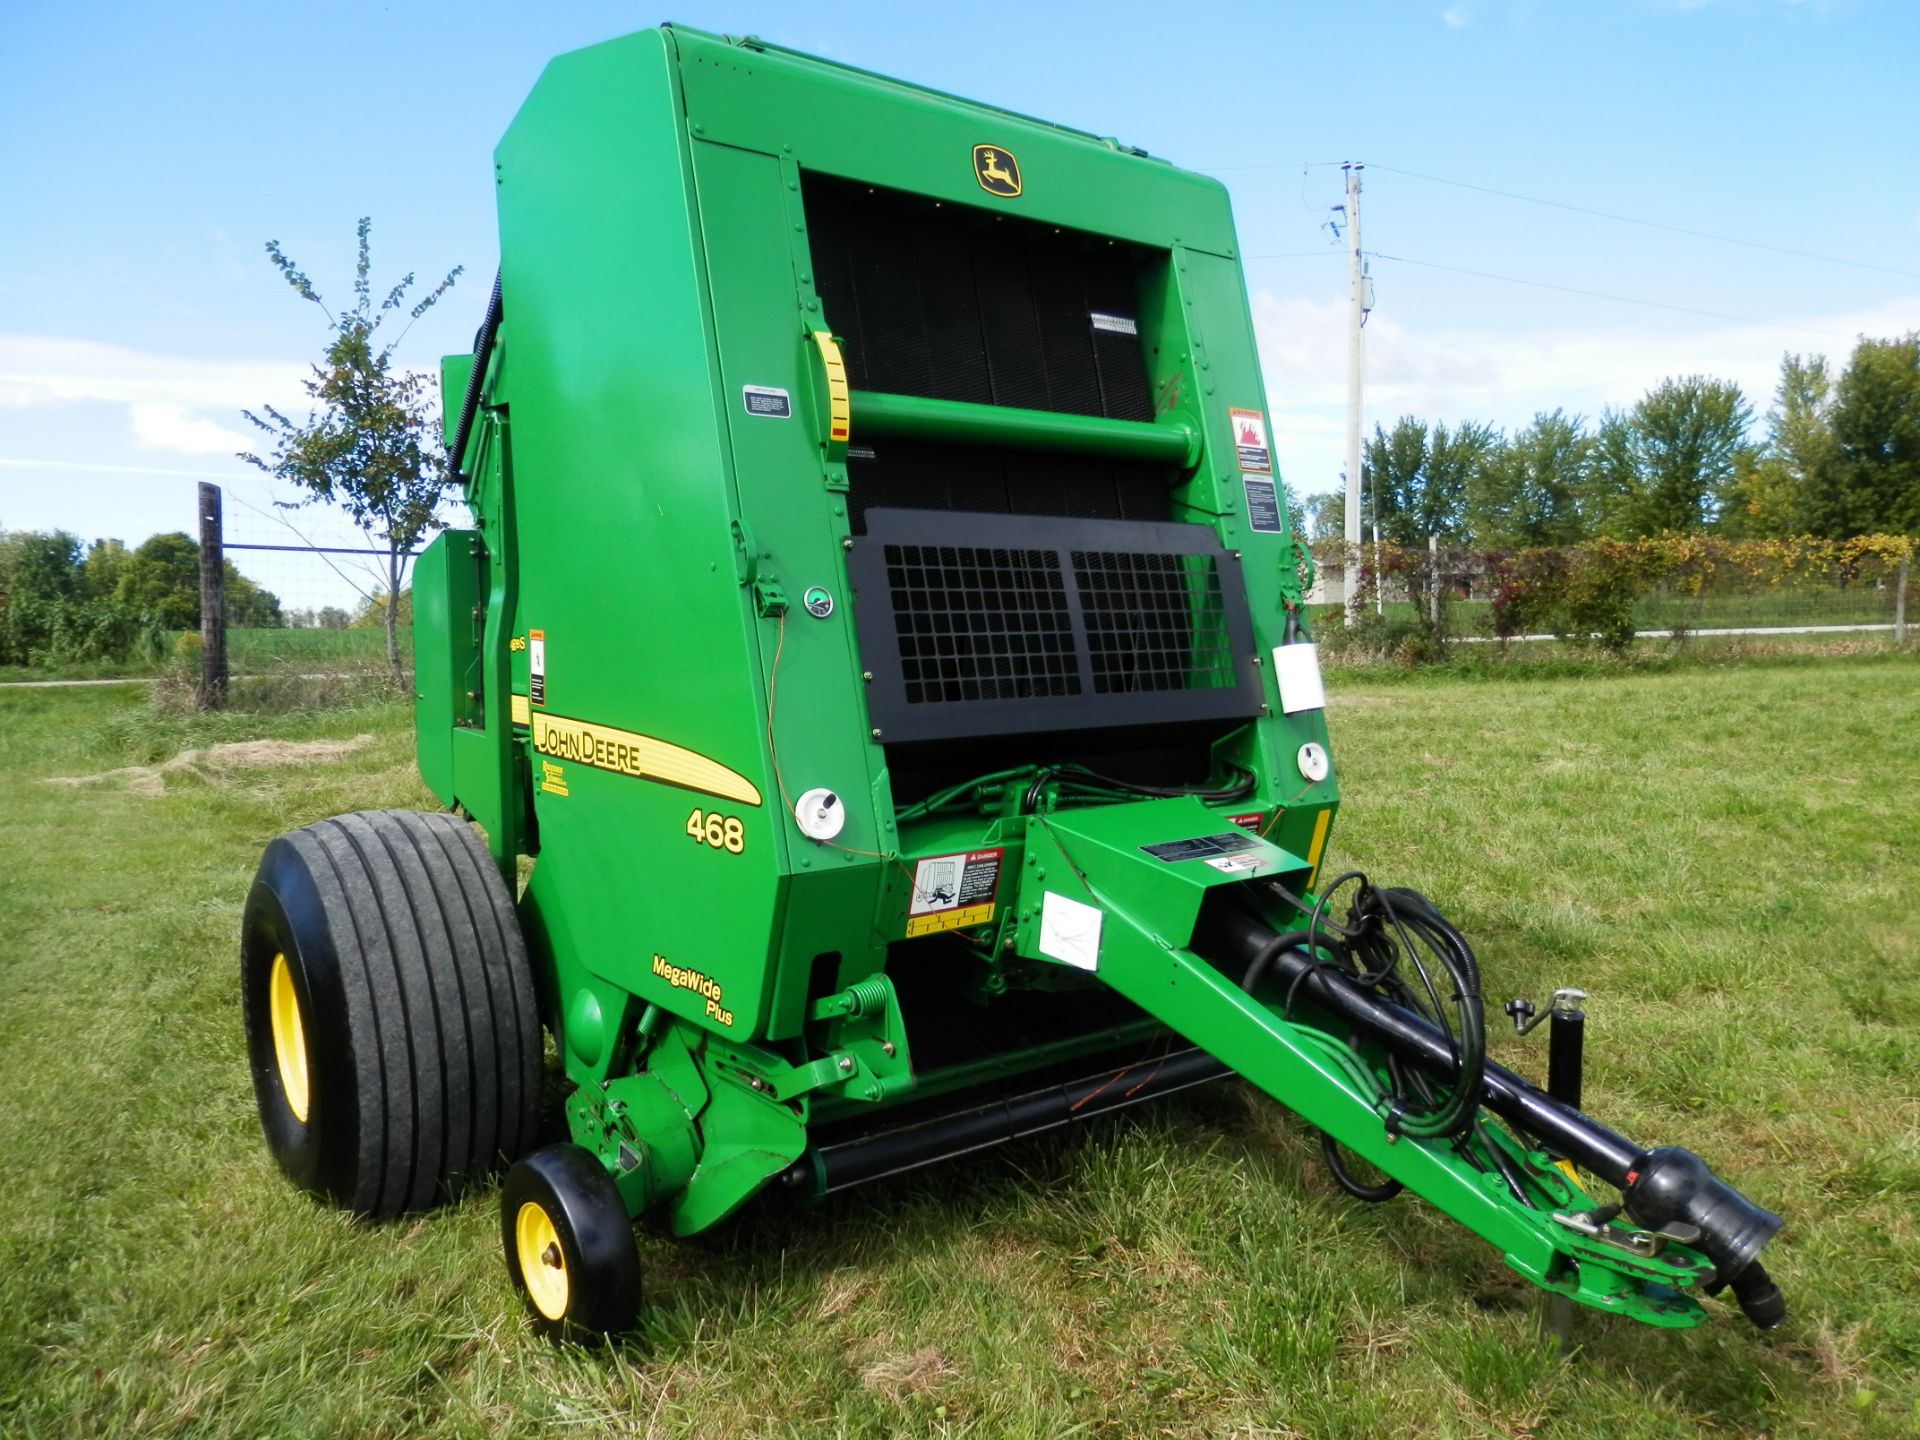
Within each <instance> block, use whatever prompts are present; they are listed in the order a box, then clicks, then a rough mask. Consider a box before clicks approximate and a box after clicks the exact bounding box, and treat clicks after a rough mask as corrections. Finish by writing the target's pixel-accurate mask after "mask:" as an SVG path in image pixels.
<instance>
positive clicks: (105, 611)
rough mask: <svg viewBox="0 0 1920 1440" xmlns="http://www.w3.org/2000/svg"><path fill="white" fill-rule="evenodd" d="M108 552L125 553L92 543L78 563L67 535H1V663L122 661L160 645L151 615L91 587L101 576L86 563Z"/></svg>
mask: <svg viewBox="0 0 1920 1440" xmlns="http://www.w3.org/2000/svg"><path fill="white" fill-rule="evenodd" d="M105 547H111V550H117V551H118V552H119V553H120V554H123V555H124V554H125V550H126V547H125V546H122V545H121V544H120V542H119V541H118V540H112V541H106V542H101V541H96V542H94V546H93V552H92V553H91V554H89V556H88V560H85V561H83V560H82V559H81V553H80V541H79V540H78V538H76V537H75V536H73V535H69V534H68V533H67V532H66V531H64V530H19V531H14V532H12V533H7V532H0V664H9V665H36V664H44V663H46V662H48V661H61V660H122V659H125V658H127V657H128V656H129V655H132V654H133V653H134V652H135V651H137V650H142V649H149V648H152V647H154V646H157V644H158V640H159V636H158V633H157V630H156V627H155V624H154V622H153V620H152V618H151V617H150V616H148V615H145V614H143V613H141V612H140V611H139V610H138V609H137V608H134V607H130V606H126V605H122V604H120V603H118V602H117V601H115V600H114V599H112V598H110V597H109V596H108V595H107V594H105V593H104V592H103V591H101V590H100V589H98V588H96V582H98V581H99V580H100V578H101V572H99V571H96V570H90V568H89V564H88V562H89V561H91V560H92V559H93V558H94V556H95V555H97V554H100V553H102V552H103V548H105ZM109 553H110V552H109Z"/></svg>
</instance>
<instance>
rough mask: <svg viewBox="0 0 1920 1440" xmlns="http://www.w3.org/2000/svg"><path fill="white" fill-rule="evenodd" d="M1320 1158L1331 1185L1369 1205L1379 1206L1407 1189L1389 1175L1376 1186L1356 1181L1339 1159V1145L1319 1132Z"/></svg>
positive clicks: (1327, 1135)
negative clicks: (1330, 1179)
mask: <svg viewBox="0 0 1920 1440" xmlns="http://www.w3.org/2000/svg"><path fill="white" fill-rule="evenodd" d="M1320 1158H1321V1159H1322V1160H1324V1161H1326V1164H1327V1173H1328V1174H1329V1175H1331V1176H1333V1183H1334V1184H1336V1185H1338V1186H1339V1187H1340V1188H1341V1189H1342V1190H1344V1191H1346V1192H1347V1194H1349V1195H1351V1196H1353V1198H1354V1199H1356V1200H1364V1201H1366V1202H1367V1204H1369V1205H1380V1204H1384V1203H1385V1202H1386V1201H1388V1200H1391V1199H1393V1197H1394V1196H1396V1195H1398V1194H1399V1193H1400V1192H1401V1191H1402V1190H1404V1189H1406V1188H1407V1187H1406V1186H1404V1185H1402V1184H1401V1183H1400V1182H1399V1181H1398V1180H1395V1179H1394V1178H1393V1177H1392V1176H1391V1175H1389V1176H1388V1177H1387V1178H1386V1179H1385V1180H1383V1181H1381V1182H1380V1183H1379V1184H1378V1185H1369V1184H1367V1183H1366V1182H1365V1181H1364V1180H1356V1179H1354V1177H1353V1174H1352V1172H1350V1171H1349V1170H1348V1169H1347V1167H1346V1164H1345V1162H1343V1161H1342V1160H1341V1159H1340V1143H1339V1141H1337V1140H1335V1139H1334V1138H1333V1136H1331V1135H1329V1134H1328V1133H1327V1132H1326V1131H1324V1130H1322V1131H1321V1132H1320Z"/></svg>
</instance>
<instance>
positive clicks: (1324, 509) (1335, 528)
mask: <svg viewBox="0 0 1920 1440" xmlns="http://www.w3.org/2000/svg"><path fill="white" fill-rule="evenodd" d="M1303 503H1304V504H1305V506H1306V510H1307V529H1306V530H1305V531H1304V532H1302V533H1304V534H1306V535H1308V536H1310V537H1311V538H1312V539H1315V540H1338V539H1339V538H1340V537H1341V535H1342V534H1343V533H1345V530H1346V524H1347V497H1346V495H1345V493H1344V492H1342V491H1339V490H1329V491H1327V492H1326V493H1325V494H1323V495H1309V496H1307V497H1306V500H1305V501H1304V502H1303Z"/></svg>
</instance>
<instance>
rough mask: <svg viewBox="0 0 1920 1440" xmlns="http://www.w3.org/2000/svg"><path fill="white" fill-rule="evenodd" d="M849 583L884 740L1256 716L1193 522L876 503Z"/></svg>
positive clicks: (1233, 576) (1254, 686)
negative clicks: (913, 507)
mask: <svg viewBox="0 0 1920 1440" xmlns="http://www.w3.org/2000/svg"><path fill="white" fill-rule="evenodd" d="M848 571H849V574H850V576H851V578H852V581H853V602H854V625H855V630H856V632H857V634H858V636H859V641H860V652H861V663H862V666H863V668H864V669H865V670H866V671H867V672H868V673H869V674H870V675H871V676H872V681H871V683H870V684H869V685H868V686H867V701H868V713H869V715H870V717H871V719H872V722H873V724H874V725H875V726H876V727H878V728H879V729H880V730H881V732H882V737H883V738H884V739H886V740H888V741H915V740H938V739H961V738H970V737H979V736H991V735H1010V734H1019V733H1029V732H1035V731H1045V730H1076V729H1092V728H1100V727H1114V726H1132V725H1146V724H1155V723H1172V722H1179V721H1192V720H1221V719H1229V718H1246V717H1251V716H1252V715H1254V714H1256V713H1257V712H1258V710H1259V704H1260V698H1259V697H1260V691H1259V685H1258V682H1257V680H1256V679H1255V678H1254V673H1253V670H1252V665H1251V658H1250V657H1251V651H1252V627H1251V625H1250V623H1249V617H1248V615H1247V601H1246V593H1245V590H1244V588H1243V587H1242V585H1241V580H1240V573H1239V569H1238V562H1237V561H1236V560H1234V558H1233V557H1232V556H1231V555H1229V554H1228V553H1227V552H1225V551H1224V550H1222V549H1221V548H1220V544H1219V541H1218V539H1217V537H1216V536H1215V535H1214V533H1213V531H1212V530H1211V529H1210V528H1208V527H1206V526H1202V525H1175V524H1169V523H1166V522H1164V521H1160V522H1154V521H1138V520H1116V519H1086V518H1075V517H1072V516H1066V515H1061V516H1049V517H1043V516H1036V515H992V514H965V513H962V514H954V513H950V512H946V511H942V510H911V509H894V508H890V507H878V508H874V509H870V510H868V511H867V512H866V531H865V536H864V538H861V539H856V540H855V542H854V547H853V551H852V553H851V554H850V555H849V557H848Z"/></svg>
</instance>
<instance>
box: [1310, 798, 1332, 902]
mask: <svg viewBox="0 0 1920 1440" xmlns="http://www.w3.org/2000/svg"><path fill="white" fill-rule="evenodd" d="M1332 823H1333V811H1331V810H1322V811H1321V812H1320V813H1319V814H1318V815H1317V816H1315V817H1314V821H1313V839H1312V840H1311V841H1310V842H1309V843H1308V845H1307V869H1308V871H1309V874H1308V875H1307V889H1309V890H1311V889H1313V888H1314V887H1315V886H1317V885H1318V884H1319V883H1320V852H1321V851H1323V850H1325V849H1326V848H1327V826H1329V825H1330V824H1332Z"/></svg>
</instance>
